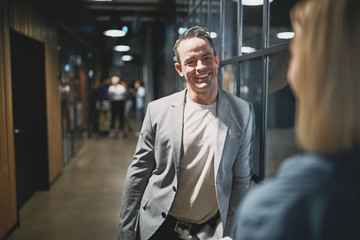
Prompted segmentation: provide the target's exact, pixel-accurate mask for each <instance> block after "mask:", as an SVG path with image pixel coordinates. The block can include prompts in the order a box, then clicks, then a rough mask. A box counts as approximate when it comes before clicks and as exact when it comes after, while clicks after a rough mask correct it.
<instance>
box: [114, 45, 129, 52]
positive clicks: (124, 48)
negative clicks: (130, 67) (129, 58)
mask: <svg viewBox="0 0 360 240" xmlns="http://www.w3.org/2000/svg"><path fill="white" fill-rule="evenodd" d="M114 50H115V51H118V52H126V51H129V50H130V46H128V45H117V46H115V47H114Z"/></svg>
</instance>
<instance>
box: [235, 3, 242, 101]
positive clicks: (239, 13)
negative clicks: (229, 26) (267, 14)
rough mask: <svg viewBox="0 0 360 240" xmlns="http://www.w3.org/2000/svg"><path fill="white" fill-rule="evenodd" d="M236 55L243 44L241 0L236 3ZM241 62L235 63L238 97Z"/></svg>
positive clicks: (238, 93)
mask: <svg viewBox="0 0 360 240" xmlns="http://www.w3.org/2000/svg"><path fill="white" fill-rule="evenodd" d="M237 36H238V37H237V45H238V46H237V48H238V49H237V53H238V54H237V55H238V56H241V55H242V51H241V48H242V44H243V6H242V0H238V5H237ZM240 65H241V62H238V64H237V68H236V70H237V76H238V78H237V80H236V85H237V88H236V95H237V96H239V97H240V93H241V72H240V71H241V68H240Z"/></svg>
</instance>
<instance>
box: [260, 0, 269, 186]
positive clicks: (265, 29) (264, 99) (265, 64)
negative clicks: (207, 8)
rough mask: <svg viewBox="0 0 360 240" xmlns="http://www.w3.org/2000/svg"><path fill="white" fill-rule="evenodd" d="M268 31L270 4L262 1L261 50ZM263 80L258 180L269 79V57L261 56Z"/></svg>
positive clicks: (262, 170) (263, 156) (262, 169)
mask: <svg viewBox="0 0 360 240" xmlns="http://www.w3.org/2000/svg"><path fill="white" fill-rule="evenodd" d="M269 30H270V3H269V0H265V1H264V5H263V49H267V48H268V47H269ZM262 59H263V79H262V94H261V97H262V106H263V107H262V118H261V136H260V149H261V151H260V164H259V168H260V176H259V177H260V180H263V179H265V176H266V134H267V109H268V96H267V94H268V79H269V55H263V57H262Z"/></svg>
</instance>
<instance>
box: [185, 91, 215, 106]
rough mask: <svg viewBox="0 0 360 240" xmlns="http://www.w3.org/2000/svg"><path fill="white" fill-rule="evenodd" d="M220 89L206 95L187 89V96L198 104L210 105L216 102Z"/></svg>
mask: <svg viewBox="0 0 360 240" xmlns="http://www.w3.org/2000/svg"><path fill="white" fill-rule="evenodd" d="M217 92H218V89H217V88H214V89H212V90H211V91H210V92H206V93H199V92H194V91H191V89H189V88H188V89H187V92H186V94H187V96H188V97H189V98H190V100H191V101H193V102H196V103H198V104H202V105H210V104H212V103H214V102H216V99H217V94H218V93H217Z"/></svg>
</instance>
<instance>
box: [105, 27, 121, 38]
mask: <svg viewBox="0 0 360 240" xmlns="http://www.w3.org/2000/svg"><path fill="white" fill-rule="evenodd" d="M104 35H105V36H108V37H123V36H125V35H126V33H125V32H124V31H123V30H118V29H110V30H106V31H104Z"/></svg>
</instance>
